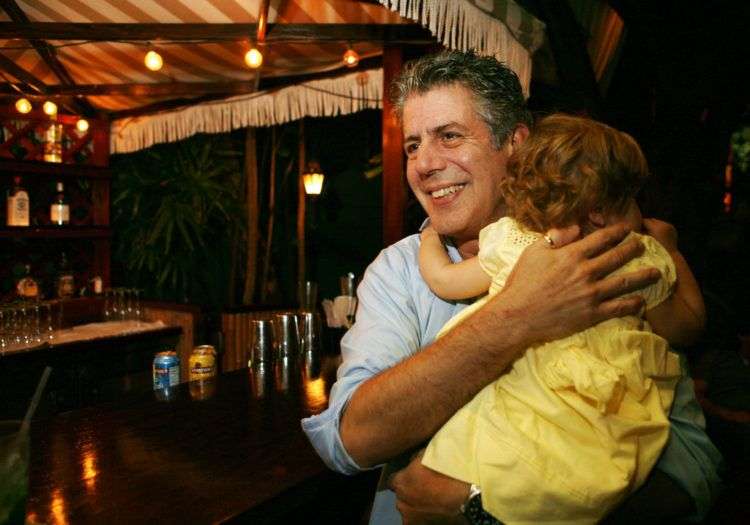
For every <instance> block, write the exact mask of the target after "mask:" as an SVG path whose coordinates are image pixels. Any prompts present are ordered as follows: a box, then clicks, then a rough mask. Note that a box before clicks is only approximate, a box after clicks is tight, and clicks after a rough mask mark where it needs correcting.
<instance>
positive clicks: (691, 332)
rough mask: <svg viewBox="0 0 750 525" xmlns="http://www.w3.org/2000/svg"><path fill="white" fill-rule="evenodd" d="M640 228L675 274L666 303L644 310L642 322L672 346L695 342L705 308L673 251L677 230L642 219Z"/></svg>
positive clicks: (690, 274) (695, 285)
mask: <svg viewBox="0 0 750 525" xmlns="http://www.w3.org/2000/svg"><path fill="white" fill-rule="evenodd" d="M643 226H644V229H645V230H646V233H648V234H649V235H651V236H652V237H654V238H655V239H656V240H657V241H659V243H661V245H662V246H664V248H665V249H666V250H667V252H668V253H669V255H670V256H671V257H672V260H673V261H674V265H675V270H676V271H677V282H676V283H675V289H674V292H673V293H672V295H671V296H670V297H669V298H668V299H667V300H665V301H664V302H662V303H661V304H659V305H658V306H656V307H655V308H652V309H650V310H648V311H647V312H646V314H645V316H646V320H647V321H648V322H649V323H650V324H651V326H652V327H653V329H654V332H656V333H657V334H659V335H660V336H662V337H663V338H665V339H666V340H667V341H669V342H670V344H672V345H675V346H686V345H690V344H692V343H695V341H696V340H697V339H698V337H700V335H701V333H702V332H703V328H704V326H705V324H706V307H705V306H704V304H703V296H702V295H701V291H700V287H699V286H698V282H697V281H696V280H695V277H694V276H693V272H691V271H690V267H689V266H688V264H687V261H686V260H685V258H684V257H683V256H682V254H681V253H680V252H679V251H678V250H677V231H676V230H675V229H674V226H672V225H671V224H668V223H666V222H662V221H658V220H655V219H644V220H643Z"/></svg>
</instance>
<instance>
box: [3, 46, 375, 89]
mask: <svg viewBox="0 0 750 525" xmlns="http://www.w3.org/2000/svg"><path fill="white" fill-rule="evenodd" d="M380 63H381V57H379V56H377V57H369V58H366V59H363V60H361V61H360V63H359V64H360V65H359V68H358V69H360V70H365V69H371V68H374V67H380ZM344 72H351V70H348V69H346V68H345V67H344V66H343V64H342V66H341V68H338V69H335V70H333V71H326V72H324V73H312V74H309V75H294V76H284V77H265V78H261V81H260V85H259V88H260V89H264V90H265V89H274V88H280V87H285V86H290V85H294V84H299V83H300V82H307V81H309V80H319V79H322V78H331V77H336V76H339V75H341V74H342V73H344ZM254 82H255V80H254V79H248V80H232V81H227V82H162V83H157V82H148V83H145V82H144V83H131V84H77V85H74V86H63V85H55V86H47V88H46V89H47V93H48V94H49V95H51V96H78V95H87V96H108V95H120V96H132V97H141V96H155V97H159V96H186V95H212V94H220V95H225V96H230V95H242V94H245V93H254V92H255V91H257V89H256V88H255V85H254ZM0 87H2V85H0Z"/></svg>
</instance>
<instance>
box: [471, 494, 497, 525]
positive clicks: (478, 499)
mask: <svg viewBox="0 0 750 525" xmlns="http://www.w3.org/2000/svg"><path fill="white" fill-rule="evenodd" d="M472 488H474V487H473V486H472ZM462 513H463V515H464V517H465V518H466V519H467V520H468V521H469V523H470V524H471V525H502V523H501V522H500V521H499V520H497V519H496V518H495V517H494V516H492V514H490V513H489V512H487V511H485V510H484V508H482V494H481V493H480V492H479V491H478V490H477V492H476V493H475V494H473V495H471V496H470V497H469V501H467V502H466V504H465V506H464V509H463V512H462Z"/></svg>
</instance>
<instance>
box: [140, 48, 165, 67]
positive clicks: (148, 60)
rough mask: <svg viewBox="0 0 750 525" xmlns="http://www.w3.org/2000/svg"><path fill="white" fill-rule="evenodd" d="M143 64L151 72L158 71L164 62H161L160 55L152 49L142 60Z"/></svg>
mask: <svg viewBox="0 0 750 525" xmlns="http://www.w3.org/2000/svg"><path fill="white" fill-rule="evenodd" d="M143 63H144V64H146V67H147V68H149V69H150V70H151V71H159V70H160V69H161V68H162V66H163V65H164V61H163V60H162V58H161V55H160V54H159V53H157V52H156V51H154V50H153V49H152V50H151V51H149V52H148V53H146V57H145V58H144V59H143Z"/></svg>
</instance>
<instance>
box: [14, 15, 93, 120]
mask: <svg viewBox="0 0 750 525" xmlns="http://www.w3.org/2000/svg"><path fill="white" fill-rule="evenodd" d="M0 7H2V8H3V10H4V11H5V12H6V13H7V14H8V16H9V17H10V19H11V20H13V22H12V23H15V24H16V25H19V26H25V25H27V24H29V17H28V16H26V13H24V12H23V10H22V9H21V8H20V7H18V4H16V2H15V0H0ZM42 38H44V37H40V38H28V39H27V40H28V41H29V43H30V44H31V46H32V47H33V48H34V49H35V50H36V52H37V53H39V56H40V57H42V60H44V62H45V64H47V66H48V67H49V68H50V69H51V70H52V72H53V73H54V74H55V75H56V76H57V78H59V79H60V82H62V83H63V84H65V85H68V86H70V85H74V84H75V82H74V81H73V77H71V76H70V73H68V70H67V69H65V66H63V65H62V64H61V63H60V61H59V60H58V59H57V55H56V54H55V48H54V47H52V46H51V45H49V44H48V43H47V42H45V41H44V40H42ZM72 105H73V107H74V109H76V111H77V112H79V113H82V114H84V115H86V116H87V117H94V116H97V111H96V110H95V109H94V107H93V106H92V105H91V104H89V102H88V101H87V100H86V99H83V98H82V99H75V100H73V101H72Z"/></svg>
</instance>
